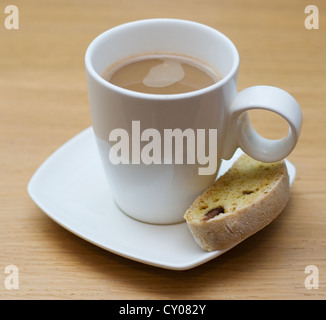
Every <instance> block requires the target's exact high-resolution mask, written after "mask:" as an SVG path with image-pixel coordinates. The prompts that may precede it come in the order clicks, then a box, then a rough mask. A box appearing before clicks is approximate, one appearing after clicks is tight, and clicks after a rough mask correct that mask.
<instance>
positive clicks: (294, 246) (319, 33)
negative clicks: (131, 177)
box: [0, 0, 326, 299]
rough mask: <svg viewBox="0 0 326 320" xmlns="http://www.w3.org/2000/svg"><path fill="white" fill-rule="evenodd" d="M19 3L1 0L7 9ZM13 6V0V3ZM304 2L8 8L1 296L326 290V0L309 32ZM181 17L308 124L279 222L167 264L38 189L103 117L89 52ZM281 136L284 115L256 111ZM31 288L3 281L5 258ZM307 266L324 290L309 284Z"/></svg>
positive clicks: (1, 139) (258, 295)
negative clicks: (93, 227) (146, 22)
mask: <svg viewBox="0 0 326 320" xmlns="http://www.w3.org/2000/svg"><path fill="white" fill-rule="evenodd" d="M7 4H9V3H7V1H5V2H2V3H1V4H0V10H2V12H3V11H4V7H5V6H6V5H7ZM10 4H11V3H10ZM308 4H310V3H308V2H306V1H303V0H299V1H298V0H287V1H281V0H275V1H258V0H252V1H240V0H230V1H216V0H203V1H202V0H179V1H174V0H173V1H172V0H167V1H150V0H137V1H132V0H123V1H121V0H119V1H118V0H109V1H107V0H98V1H96V2H95V1H90V0H78V1H77V0H71V1H63V0H56V1H54V0H48V1H46V2H45V1H41V0H30V1H28V2H26V1H16V5H17V6H18V8H19V17H20V29H19V30H6V29H5V27H4V24H3V23H2V21H1V19H4V17H5V15H2V16H0V21H1V25H0V43H1V45H0V98H1V100H0V130H1V131H0V171H1V180H0V197H1V200H0V201H1V206H0V211H1V212H0V221H1V223H0V299H325V298H326V259H325V258H326V214H325V205H326V201H325V200H326V184H325V180H326V162H325V158H326V148H325V141H326V130H325V124H326V112H325V101H326V81H325V79H326V77H325V76H326V63H325V57H326V42H325V38H326V3H325V1H322V0H318V1H314V4H315V5H316V6H318V8H319V29H318V30H307V29H306V28H305V27H304V19H305V17H306V16H307V15H306V14H305V13H304V8H305V6H306V5H308ZM155 17H169V18H183V19H189V20H194V21H198V22H201V23H204V24H207V25H209V26H211V27H214V28H216V29H218V30H220V31H222V32H223V33H224V34H226V35H227V36H228V37H230V38H231V39H232V40H233V42H234V43H235V45H236V46H237V48H238V50H239V53H240V57H241V62H240V72H239V74H240V75H239V90H240V89H244V88H246V87H248V86H252V85H257V84H265V85H274V86H278V87H281V88H283V89H284V90H287V91H288V92H290V93H291V94H293V95H294V97H295V98H296V99H297V101H298V102H299V104H300V106H301V107H302V111H303V116H304V123H303V128H302V135H301V137H300V141H299V143H298V145H297V147H296V148H295V150H294V151H293V152H292V153H291V155H290V156H289V157H288V158H289V160H290V161H292V162H293V164H294V165H295V166H296V168H297V176H296V180H295V182H294V184H293V187H292V189H291V200H290V202H289V204H288V206H287V207H286V209H285V210H284V212H283V213H282V214H281V215H280V217H279V218H278V219H277V220H275V221H274V222H273V223H272V224H270V225H269V226H268V227H266V228H265V229H264V230H262V231H261V232H259V233H257V234H255V235H254V236H252V237H250V238H249V239H247V240H246V241H244V242H243V243H241V244H240V245H238V246H237V247H235V248H234V249H232V250H231V251H229V252H227V253H225V254H224V255H222V256H220V257H218V258H217V259H215V260H213V261H210V262H208V263H206V264H204V265H202V266H199V267H197V268H195V269H192V270H188V271H182V272H177V271H169V270H163V269H159V268H155V267H151V266H147V265H143V264H140V263H137V262H133V261H130V260H128V259H125V258H122V257H119V256H116V255H114V254H112V253H109V252H107V251H105V250H102V249H100V248H98V247H96V246H94V245H92V244H89V243H88V242H86V241H84V240H82V239H80V238H78V237H76V236H74V235H73V234H71V233H69V232H68V231H66V230H65V229H63V228H62V227H60V226H58V225H57V224H56V223H55V222H53V221H52V220H50V219H49V218H48V217H47V216H46V215H45V214H44V213H43V212H42V211H41V210H40V209H38V208H37V206H36V205H35V204H34V203H33V202H32V200H31V199H30V198H29V196H28V194H27V191H26V187H27V183H28V181H29V179H30V178H31V176H32V174H33V173H34V172H35V170H36V169H37V168H38V167H39V165H40V164H41V163H42V162H43V161H44V160H45V159H46V158H47V157H48V156H49V155H50V154H51V153H52V152H54V151H55V150H56V149H57V148H58V147H59V146H61V145H62V144H63V143H64V142H66V141H67V140H68V139H70V138H71V137H72V136H74V135H75V134H78V133H79V132H80V131H82V130H83V129H85V128H86V127H88V126H90V125H91V122H90V115H89V109H88V101H87V89H86V81H85V70H84V53H85V50H86V48H87V46H88V44H89V43H90V42H91V40H92V39H93V38H94V37H95V36H97V35H98V34H100V33H101V32H103V31H104V30H106V29H108V28H110V27H113V26H115V25H118V24H121V23H124V22H128V21H132V20H138V19H144V18H155ZM252 118H253V121H254V123H255V126H256V128H257V130H258V131H259V132H261V133H263V134H265V135H266V136H271V137H274V135H275V133H277V134H279V132H281V131H282V130H283V129H282V128H283V127H282V125H284V124H282V123H281V122H278V121H277V120H278V119H271V118H269V117H268V116H266V114H261V113H257V114H252ZM11 264H13V265H15V266H17V267H18V269H19V289H17V290H8V289H6V288H5V286H4V281H5V278H6V276H7V275H6V274H5V273H4V269H5V267H6V266H7V265H11ZM307 265H315V266H317V267H318V269H319V289H315V290H308V289H306V288H305V286H304V281H305V278H306V276H307V274H305V273H304V270H305V267H306V266H307Z"/></svg>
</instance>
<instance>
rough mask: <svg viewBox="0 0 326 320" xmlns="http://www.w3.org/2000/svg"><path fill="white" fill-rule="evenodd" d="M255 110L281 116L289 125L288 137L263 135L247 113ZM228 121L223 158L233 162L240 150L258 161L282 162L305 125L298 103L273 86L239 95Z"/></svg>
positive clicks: (253, 88) (243, 91) (243, 92)
mask: <svg viewBox="0 0 326 320" xmlns="http://www.w3.org/2000/svg"><path fill="white" fill-rule="evenodd" d="M251 109H263V110H267V111H272V112H275V113H277V114H278V115H280V116H281V117H282V118H284V119H285V120H286V121H287V122H288V124H289V133H288V135H287V136H286V137H283V138H281V139H277V140H271V139H266V138H264V137H262V136H261V135H259V134H258V133H257V132H256V130H255V129H254V128H253V126H252V125H251V122H250V120H249V115H248V113H247V112H246V111H248V110H251ZM227 119H228V121H227V122H226V128H227V138H226V139H224V141H225V143H224V148H222V149H223V150H224V154H223V155H222V158H223V159H230V158H231V157H232V155H233V154H234V152H235V150H236V149H237V148H238V147H240V148H241V149H242V150H243V151H244V152H245V153H247V154H248V155H249V156H251V157H252V158H254V159H256V160H259V161H262V162H275V161H280V160H282V159H284V158H285V157H286V156H287V155H288V154H289V153H290V152H291V151H292V150H293V148H294V147H295V145H296V143H297V142H298V139H299V135H300V131H301V126H302V113H301V109H300V107H299V105H298V103H297V102H296V100H295V99H294V98H293V97H292V96H291V95H290V94H289V93H287V92H286V91H284V90H282V89H280V88H276V87H271V86H254V87H250V88H247V89H244V90H242V91H240V92H238V93H237V95H236V97H235V99H234V100H233V102H232V104H231V107H230V109H229V114H228V117H227Z"/></svg>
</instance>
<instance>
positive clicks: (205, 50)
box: [85, 19, 239, 224]
mask: <svg viewBox="0 0 326 320" xmlns="http://www.w3.org/2000/svg"><path fill="white" fill-rule="evenodd" d="M153 52H173V53H176V54H181V55H188V56H192V57H195V58H198V59H201V60H204V61H206V62H207V63H209V64H210V65H212V66H213V67H215V68H216V69H217V70H219V71H220V73H221V74H222V76H223V78H222V80H220V81H219V82H217V83H215V84H213V85H211V86H209V87H206V88H204V89H200V90H197V91H192V92H189V93H180V94H172V95H159V94H147V93H140V92H134V91H130V90H126V89H123V88H120V87H118V86H115V85H113V84H111V83H109V82H107V81H106V80H104V79H103V78H102V74H103V73H104V71H105V70H106V69H107V68H108V67H109V66H110V65H112V64H114V63H116V62H117V61H119V60H123V59H126V58H128V57H132V56H135V55H140V54H146V53H153ZM85 64H86V73H87V85H88V96H89V104H90V111H91V117H92V125H93V130H94V133H95V137H96V142H97V145H98V150H99V152H100V155H101V160H102V163H103V167H104V171H105V174H106V175H107V178H108V181H109V184H110V188H111V190H112V193H113V196H114V198H115V200H116V203H117V205H118V206H119V207H120V208H121V209H122V210H123V211H124V212H125V213H126V214H127V215H129V216H131V217H133V218H135V219H137V220H140V221H144V222H148V223H155V224H171V223H178V222H181V221H184V220H183V214H184V212H185V211H186V209H187V208H188V207H189V205H190V204H191V203H192V202H193V201H194V199H195V198H196V197H197V196H198V195H199V194H200V193H201V192H202V191H203V190H204V189H205V188H207V186H208V185H210V184H211V183H212V182H213V181H214V179H215V178H216V175H217V172H218V169H219V165H220V161H221V154H222V153H223V151H222V147H223V142H224V138H225V132H226V128H225V126H226V121H225V115H226V114H227V112H228V108H229V106H230V104H231V102H232V101H233V99H234V97H235V95H236V93H237V74H238V66H239V56H238V52H237V50H236V48H235V46H234V45H233V43H232V42H231V41H230V40H229V39H228V38H227V37H226V36H224V35H223V34H221V33H220V32H218V31H216V30H214V29H212V28H210V27H208V26H204V25H202V24H199V23H196V22H191V21H186V20H178V19H148V20H140V21H135V22H130V23H127V24H124V25H121V26H118V27H115V28H113V29H110V30H108V31H106V32H104V33H103V34H101V35H99V36H98V37H97V38H96V39H95V40H94V41H93V42H92V43H91V44H90V46H89V48H88V49H87V52H86V57H85ZM175 129H177V130H175ZM150 130H152V131H150ZM171 132H173V133H175V134H176V135H178V138H180V137H181V138H180V139H181V140H180V141H179V142H181V143H183V144H182V145H181V148H179V149H178V148H177V147H176V142H175V141H174V143H173V145H172V146H171V145H168V142H170V141H171V140H168V139H167V137H171ZM199 132H201V134H202V133H203V132H204V135H201V139H199V136H198V133H199ZM113 133H121V136H120V137H119V139H118V138H116V137H115V138H116V139H115V140H114V139H113V138H114V137H113V136H114V135H113ZM146 133H152V134H153V133H155V135H156V136H155V137H156V139H155V142H156V143H159V144H160V145H159V146H157V145H156V146H155V148H158V149H157V150H159V152H157V154H159V157H161V160H160V159H155V160H153V161H152V163H149V162H148V161H147V160H148V159H147V160H146V159H145V160H144V157H145V154H146V152H145V151H146V148H147V149H148V147H149V144H150V143H152V145H151V146H153V145H154V144H153V140H154V136H153V137H151V139H150V138H149V137H148V135H147V136H146ZM210 133H212V134H211V135H210ZM188 134H189V135H188ZM110 137H111V138H110ZM112 137H113V138H112ZM113 140H114V141H113ZM122 140H123V141H122ZM182 141H183V142H182ZM118 143H119V146H120V147H123V148H124V151H122V150H120V154H119V155H118V156H119V159H120V160H121V161H120V163H117V162H115V160H114V159H113V158H112V154H113V153H112V148H114V146H117V144H118ZM126 144H127V145H126ZM169 148H170V149H169ZM168 149H169V150H170V151H171V150H172V152H166V151H167V150H168ZM190 149H191V150H190ZM152 151H153V150H152ZM200 152H202V154H201V157H198V155H199V153H200ZM177 153H178V154H179V156H180V153H181V158H182V161H180V157H179V158H178V159H179V160H176V157H177V155H176V154H177ZM208 154H211V157H210V158H209V157H208V156H207V155H208ZM147 155H148V153H147ZM205 155H206V158H205V157H204V156H205ZM124 157H125V158H124ZM203 158H205V159H206V160H207V163H204V162H203V160H202V159H203ZM208 159H209V160H208ZM118 162H119V161H118ZM205 168H206V170H205ZM200 169H203V170H200Z"/></svg>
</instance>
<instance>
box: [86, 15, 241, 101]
mask: <svg viewBox="0 0 326 320" xmlns="http://www.w3.org/2000/svg"><path fill="white" fill-rule="evenodd" d="M162 22H164V23H171V22H174V23H175V22H177V23H186V24H189V25H190V24H191V25H193V26H198V27H201V28H203V29H206V30H207V31H210V32H214V33H216V34H217V35H218V36H219V37H222V38H223V40H224V41H226V42H227V43H228V45H229V46H230V48H231V50H232V52H233V60H234V61H233V65H232V68H231V70H230V71H229V72H228V73H227V74H226V75H225V76H223V78H222V79H221V80H219V81H217V82H216V83H214V84H212V85H210V86H208V87H205V88H202V89H198V90H194V91H190V92H185V93H174V94H156V93H144V92H137V91H132V90H129V89H125V88H122V87H119V86H117V85H115V84H112V83H110V82H108V81H107V80H105V79H104V78H103V77H101V76H100V75H99V74H98V73H97V72H96V71H95V69H94V67H93V63H92V54H93V52H94V50H95V48H96V45H97V44H98V43H99V42H101V41H102V40H103V38H105V36H106V35H107V34H108V33H112V32H114V31H117V30H119V29H123V28H126V27H129V26H131V25H135V24H144V23H146V24H148V23H162ZM239 60H240V57H239V53H238V50H237V48H236V46H235V45H234V43H233V42H232V41H231V40H230V39H229V38H228V37H227V36H226V35H224V34H223V33H222V32H220V31H218V30H216V29H214V28H212V27H210V26H207V25H205V24H202V23H199V22H195V21H191V20H184V19H171V18H153V19H142V20H135V21H130V22H127V23H123V24H120V25H117V26H115V27H113V28H110V29H108V30H106V31H104V32H102V33H101V34H99V35H98V36H97V37H96V38H94V39H93V40H92V42H91V43H90V44H89V46H88V48H87V50H86V53H85V67H86V70H87V72H89V74H90V75H91V76H92V77H93V78H94V79H95V80H96V81H98V82H100V84H102V85H103V86H105V87H107V88H108V89H111V90H114V91H116V92H118V93H120V94H123V95H127V96H130V97H133V98H142V99H149V100H176V99H185V98H191V97H195V96H199V95H203V94H206V93H208V92H211V91H213V90H216V89H217V88H220V87H222V86H223V85H224V84H225V83H227V82H228V81H229V80H230V79H231V78H232V77H233V76H234V75H235V74H236V73H237V71H238V67H239Z"/></svg>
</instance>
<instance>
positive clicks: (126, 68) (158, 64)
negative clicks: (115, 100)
mask: <svg viewBox="0 0 326 320" xmlns="http://www.w3.org/2000/svg"><path fill="white" fill-rule="evenodd" d="M103 78H104V79H105V80H107V81H108V82H110V83H112V84H114V85H116V86H119V87H121V88H124V89H128V90H132V91H137V92H142V93H152V94H178V93H186V92H191V91H196V90H199V89H203V88H206V87H208V86H211V85H213V84H214V83H216V82H218V81H219V80H221V79H222V76H221V74H220V73H219V72H218V70H216V69H215V68H213V67H212V66H210V65H209V64H208V63H206V62H205V61H202V60H200V59H197V58H193V57H189V56H184V55H180V54H174V53H148V54H143V55H141V56H135V57H131V58H128V59H125V60H122V61H119V62H117V63H115V64H113V65H111V66H110V67H109V68H107V69H106V71H105V72H104V74H103Z"/></svg>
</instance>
